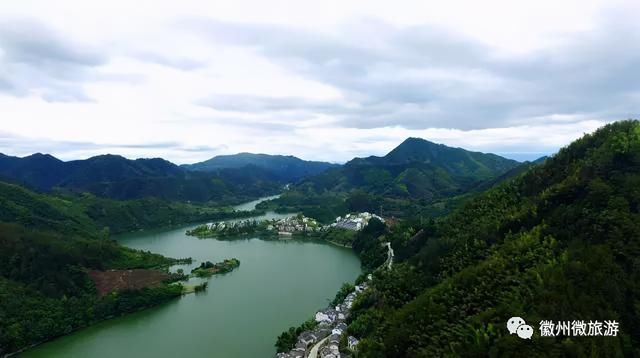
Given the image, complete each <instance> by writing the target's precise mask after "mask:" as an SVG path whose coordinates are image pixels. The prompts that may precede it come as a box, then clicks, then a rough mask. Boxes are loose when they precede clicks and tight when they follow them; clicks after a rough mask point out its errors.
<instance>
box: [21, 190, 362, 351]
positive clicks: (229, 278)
mask: <svg viewBox="0 0 640 358" xmlns="http://www.w3.org/2000/svg"><path fill="white" fill-rule="evenodd" d="M256 203H257V201H256V202H251V203H247V204H243V205H240V206H238V208H239V209H242V210H250V209H252V208H253V207H254V206H255V205H256ZM282 216H286V215H280V214H275V213H267V214H266V215H265V216H263V217H261V218H274V217H282ZM195 226H196V225H190V226H185V227H182V228H178V229H170V230H158V231H146V232H142V233H135V234H128V235H124V236H121V237H118V238H117V239H118V240H119V241H120V242H121V243H122V244H123V245H126V246H129V247H132V248H136V249H143V250H149V251H151V252H157V253H161V254H164V255H167V256H171V257H192V258H193V259H194V263H193V264H192V265H190V266H189V265H187V266H180V267H183V268H184V269H185V272H188V271H187V270H189V269H190V267H192V266H198V265H199V264H200V262H202V261H205V260H208V261H212V262H218V261H222V260H223V259H225V258H231V257H235V258H237V259H239V260H240V262H241V264H240V267H239V268H238V269H236V270H235V271H233V272H231V273H229V274H227V275H223V276H214V277H212V278H210V279H209V280H208V282H209V287H208V289H207V291H206V292H204V293H201V294H198V295H195V294H190V295H186V296H183V297H182V298H180V299H175V300H173V301H170V302H168V303H166V304H163V305H161V306H159V307H156V308H152V309H149V310H146V311H142V312H138V313H135V314H131V315H127V316H124V317H120V318H115V319H112V320H108V321H105V322H103V323H100V324H97V325H95V326H92V327H89V328H86V329H83V330H81V331H78V332H76V333H74V334H71V335H69V336H65V337H61V338H59V339H56V340H54V341H52V342H49V343H46V344H43V345H41V346H39V347H36V348H35V349H32V350H30V351H27V352H25V353H24V354H23V355H22V356H24V357H105V358H107V357H109V358H112V357H181V356H183V357H220V358H233V357H240V358H245V357H246V358H259V357H273V356H274V354H275V347H274V343H275V341H276V338H277V336H278V334H280V333H281V332H282V331H283V330H285V329H287V328H288V327H290V326H297V325H298V324H300V323H302V322H303V321H305V320H306V319H308V318H311V317H312V316H313V315H314V314H315V311H316V310H318V309H320V308H323V307H326V306H327V304H328V302H329V300H330V299H332V298H333V296H334V295H335V293H336V292H337V291H338V289H339V288H340V286H341V285H342V283H343V282H353V281H354V280H355V278H356V277H357V276H358V275H359V274H360V272H361V271H360V262H359V260H358V258H357V257H356V256H355V255H354V254H353V252H352V251H351V250H350V249H344V248H341V247H336V246H331V245H328V244H324V243H319V242H309V241H296V240H287V241H278V240H276V241H265V240H260V239H257V238H250V239H241V240H234V241H219V240H215V239H198V238H195V237H189V236H186V235H185V234H184V233H185V231H186V230H187V229H189V228H193V227H195ZM174 269H175V268H174Z"/></svg>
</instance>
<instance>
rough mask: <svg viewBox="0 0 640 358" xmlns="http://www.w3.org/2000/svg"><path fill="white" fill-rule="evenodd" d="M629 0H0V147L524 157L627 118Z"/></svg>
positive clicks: (129, 153) (632, 86)
mask: <svg viewBox="0 0 640 358" xmlns="http://www.w3.org/2000/svg"><path fill="white" fill-rule="evenodd" d="M638 18H640V2H638V1H619V0H598V1H596V0H579V1H578V0H566V1H565V0H563V1H559V0H536V1H512V0H483V1H471V0H469V1H461V0H450V1H446V2H444V1H425V0H416V1H414V0H394V1H380V0H363V1H348V0H323V1H313V2H310V1H301V0H269V1H265V0H234V1H218V0H213V1H212V0H182V1H162V0H153V1H145V0H139V1H121V0H110V1H82V0H76V1H71V0H56V1H55V2H54V1H30V0H20V1H1V2H0V152H2V153H5V154H9V155H17V156H24V155H29V154H31V153H35V152H42V153H50V154H53V155H55V156H57V157H59V158H61V159H64V160H70V159H83V158H88V157H91V156H94V155H98V154H105V153H112V154H120V155H123V156H125V157H128V158H138V157H162V158H165V159H168V160H171V161H173V162H175V163H178V164H183V163H193V162H198V161H202V160H205V159H208V158H210V157H213V156H215V155H220V154H233V153H238V152H254V153H268V154H291V155H295V156H298V157H301V158H303V159H308V160H323V161H331V162H344V161H347V160H349V159H351V158H353V157H356V156H368V155H384V154H385V153H387V152H388V151H390V150H391V149H393V148H394V147H395V146H397V145H398V144H399V143H400V142H402V141H403V140H404V139H406V138H407V137H420V138H424V139H427V140H431V141H433V142H438V143H444V144H446V145H450V146H455V147H462V148H465V149H469V150H475V151H482V152H493V153H497V154H500V155H503V156H506V157H510V158H514V159H518V160H525V159H535V158H537V157H540V156H541V155H545V154H550V153H553V152H555V151H557V150H558V149H559V148H561V147H562V146H565V145H567V144H569V143H570V142H571V141H572V140H574V139H577V138H579V137H580V136H581V135H583V134H584V133H588V132H592V131H594V130H595V129H596V128H598V127H600V126H602V125H604V124H606V123H608V122H612V121H615V120H620V119H627V118H640V115H639V112H640V71H639V70H638V68H640V21H637V19H638Z"/></svg>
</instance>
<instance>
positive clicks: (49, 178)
mask: <svg viewBox="0 0 640 358" xmlns="http://www.w3.org/2000/svg"><path fill="white" fill-rule="evenodd" d="M0 180H4V181H8V182H13V183H17V184H21V185H24V186H27V187H29V188H32V189H35V190H38V191H51V190H54V189H65V190H69V191H76V192H90V193H93V194H96V195H99V196H102V197H106V198H112V199H118V200H125V199H137V198H144V197H158V198H162V199H167V200H173V201H198V202H207V201H224V200H239V199H243V198H247V199H249V198H254V197H257V196H261V195H266V194H273V193H275V192H277V191H278V190H279V188H280V187H281V186H282V183H281V182H280V181H279V179H278V178H277V177H276V176H275V175H273V174H271V173H270V172H268V171H266V170H264V169H261V168H258V167H256V166H247V167H244V168H240V169H236V168H228V169H221V170H217V171H215V172H208V173H205V172H192V171H189V170H186V169H183V168H181V167H179V166H177V165H175V164H173V163H171V162H168V161H166V160H164V159H159V158H154V159H136V160H130V159H126V158H124V157H121V156H117V155H100V156H96V157H92V158H89V159H86V160H73V161H68V162H65V161H62V160H59V159H57V158H55V157H53V156H51V155H48V154H40V153H37V154H33V155H30V156H27V157H24V158H18V157H11V156H6V155H3V154H0Z"/></svg>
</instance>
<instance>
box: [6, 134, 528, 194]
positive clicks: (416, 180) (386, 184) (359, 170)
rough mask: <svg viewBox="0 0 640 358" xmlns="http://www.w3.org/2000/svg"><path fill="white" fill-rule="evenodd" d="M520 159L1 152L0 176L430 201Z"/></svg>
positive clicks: (46, 185)
mask: <svg viewBox="0 0 640 358" xmlns="http://www.w3.org/2000/svg"><path fill="white" fill-rule="evenodd" d="M519 164H520V163H518V162H517V161H514V160H510V159H505V158H503V157H500V156H498V155H495V154H485V153H478V152H471V151H467V150H464V149H461V148H451V147H447V146H445V145H442V144H436V143H432V142H429V141H426V140H424V139H419V138H408V139H407V140H405V141H404V142H402V143H401V144H400V145H399V146H398V147H396V148H395V149H393V150H392V151H391V152H389V153H388V154H387V155H385V156H384V157H375V156H371V157H367V158H356V159H353V160H351V161H350V162H348V163H347V164H345V165H344V166H341V165H337V164H331V163H326V162H316V161H305V160H302V159H299V158H296V157H294V156H283V155H267V154H252V153H239V154H235V155H222V156H216V157H214V158H211V159H209V160H207V161H204V162H200V163H195V164H189V165H182V166H178V165H175V164H173V163H171V162H169V161H166V160H164V159H160V158H153V159H136V160H130V159H126V158H124V157H121V156H118V155H110V154H107V155H100V156H96V157H92V158H89V159H86V160H73V161H67V162H65V161H62V160H60V159H57V158H55V157H53V156H51V155H48V154H40V153H36V154H33V155H30V156H27V157H23V158H19V157H12V156H7V155H3V154H0V180H4V181H8V182H13V183H17V184H21V185H25V186H27V187H29V188H32V189H35V190H38V191H51V190H54V189H62V190H69V191H75V192H90V193H93V194H95V195H98V196H102V197H106V198H111V199H118V200H125V199H137V198H144V197H158V198H162V199H167V200H173V201H198V202H208V201H224V200H234V199H241V198H252V197H255V196H259V195H263V194H272V193H274V192H277V191H278V189H279V188H280V187H281V186H282V185H283V184H285V183H299V184H300V185H307V186H308V185H311V186H312V187H313V188H314V189H315V191H316V192H324V191H350V190H352V189H362V190H365V191H367V192H369V193H372V194H380V195H386V196H391V197H405V198H406V197H408V198H417V199H426V200H431V199H434V198H438V197H447V196H451V195H455V194H458V193H462V192H464V191H466V190H469V189H470V188H473V187H474V186H478V185H480V183H482V182H486V181H489V180H493V179H496V178H498V177H500V176H501V175H503V174H504V173H507V172H509V171H510V170H513V169H514V168H515V167H517V166H518V165H519Z"/></svg>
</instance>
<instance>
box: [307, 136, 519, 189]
mask: <svg viewBox="0 0 640 358" xmlns="http://www.w3.org/2000/svg"><path fill="white" fill-rule="evenodd" d="M518 164H519V163H518V162H516V161H514V160H510V159H506V158H502V157H500V156H498V155H495V154H485V153H478V152H470V151H467V150H464V149H461V148H451V147H447V146H445V145H442V144H435V143H432V142H429V141H426V140H424V139H418V138H409V139H407V140H405V141H404V142H402V143H401V144H400V145H399V146H398V147H396V148H395V149H393V150H392V151H391V152H389V153H388V154H387V155H385V156H384V157H374V156H372V157H367V158H356V159H353V160H351V161H349V162H348V163H346V164H345V165H344V166H343V167H340V168H336V169H332V170H329V171H327V172H325V173H322V174H320V175H317V176H315V177H311V178H309V179H307V180H305V182H304V183H303V184H302V185H310V186H312V187H313V189H314V190H315V191H316V192H318V193H321V192H323V191H349V190H352V189H362V190H365V191H367V192H369V193H373V194H381V195H385V196H393V197H399V198H412V199H426V200H432V199H435V198H439V197H443V196H452V195H455V194H460V193H463V192H465V191H466V190H468V189H470V188H472V187H473V186H475V185H478V184H479V183H480V182H482V181H484V180H489V179H492V178H495V177H497V176H499V175H501V174H503V173H504V172H506V171H508V170H510V169H512V168H514V167H516V166H517V165H518Z"/></svg>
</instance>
